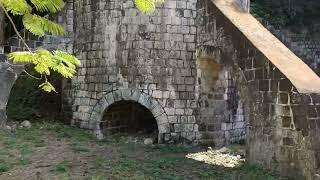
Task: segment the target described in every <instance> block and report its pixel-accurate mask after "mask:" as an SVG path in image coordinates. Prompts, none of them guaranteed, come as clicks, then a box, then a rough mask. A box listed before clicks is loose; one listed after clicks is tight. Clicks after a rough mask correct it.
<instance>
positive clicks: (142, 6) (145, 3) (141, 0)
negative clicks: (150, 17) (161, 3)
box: [134, 0, 155, 14]
mask: <svg viewBox="0 0 320 180" xmlns="http://www.w3.org/2000/svg"><path fill="white" fill-rule="evenodd" d="M134 3H135V5H136V7H137V8H138V9H139V10H140V11H141V12H143V13H145V14H150V13H152V12H153V11H154V9H155V1H154V0H134Z"/></svg>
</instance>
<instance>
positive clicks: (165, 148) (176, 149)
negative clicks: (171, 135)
mask: <svg viewBox="0 0 320 180" xmlns="http://www.w3.org/2000/svg"><path fill="white" fill-rule="evenodd" d="M155 151H158V152H161V153H186V152H189V151H190V149H188V148H186V147H183V146H173V145H161V144H156V145H149V146H146V152H155Z"/></svg>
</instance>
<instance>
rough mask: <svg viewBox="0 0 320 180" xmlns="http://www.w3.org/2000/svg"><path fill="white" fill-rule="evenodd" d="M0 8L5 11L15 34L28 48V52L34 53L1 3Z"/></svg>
mask: <svg viewBox="0 0 320 180" xmlns="http://www.w3.org/2000/svg"><path fill="white" fill-rule="evenodd" d="M0 7H1V8H2V10H3V11H4V13H5V14H6V16H7V18H8V19H9V21H10V23H11V25H12V27H13V29H14V32H15V33H16V34H17V36H18V37H19V39H20V40H21V41H22V43H23V45H24V46H25V47H26V48H27V50H28V51H29V52H32V51H31V49H30V47H29V46H28V45H27V43H26V42H25V40H24V39H23V38H22V37H21V35H20V33H19V31H18V29H17V27H16V25H15V24H14V22H13V20H12V18H11V17H10V15H9V13H8V11H7V10H6V8H5V7H4V6H3V5H2V3H0Z"/></svg>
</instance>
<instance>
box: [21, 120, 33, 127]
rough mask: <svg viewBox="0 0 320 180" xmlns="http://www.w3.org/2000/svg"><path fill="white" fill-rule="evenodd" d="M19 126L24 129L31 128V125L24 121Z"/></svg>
mask: <svg viewBox="0 0 320 180" xmlns="http://www.w3.org/2000/svg"><path fill="white" fill-rule="evenodd" d="M21 126H22V127H24V128H31V126H32V125H31V123H30V121H27V120H26V121H23V122H22V123H21Z"/></svg>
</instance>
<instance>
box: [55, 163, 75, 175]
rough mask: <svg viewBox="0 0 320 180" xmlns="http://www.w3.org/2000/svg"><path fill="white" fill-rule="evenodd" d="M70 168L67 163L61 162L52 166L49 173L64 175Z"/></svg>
mask: <svg viewBox="0 0 320 180" xmlns="http://www.w3.org/2000/svg"><path fill="white" fill-rule="evenodd" d="M70 167H71V166H70V164H69V162H68V161H62V162H61V163H59V164H56V165H54V166H53V168H52V169H51V171H52V172H56V173H66V172H67V171H68V169H70Z"/></svg>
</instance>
